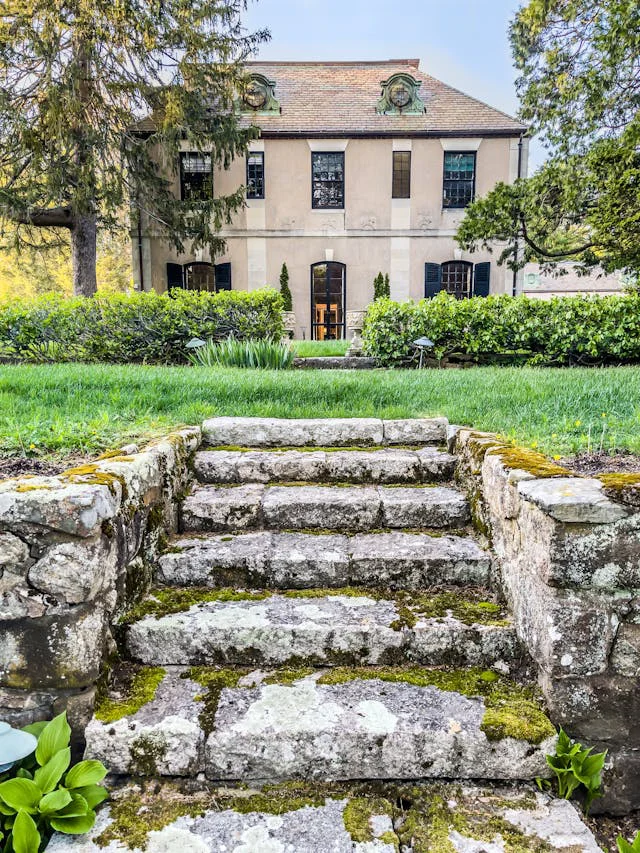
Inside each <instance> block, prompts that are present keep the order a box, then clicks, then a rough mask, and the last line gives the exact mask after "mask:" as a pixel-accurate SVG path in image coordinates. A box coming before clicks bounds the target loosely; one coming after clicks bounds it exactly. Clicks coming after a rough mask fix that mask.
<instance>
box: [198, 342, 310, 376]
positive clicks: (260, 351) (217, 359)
mask: <svg viewBox="0 0 640 853" xmlns="http://www.w3.org/2000/svg"><path fill="white" fill-rule="evenodd" d="M294 356H295V352H294V349H293V347H291V346H290V345H289V344H283V343H280V341H269V340H265V341H261V340H248V341H237V340H235V338H227V339H226V340H225V341H219V342H218V341H207V342H206V343H205V344H204V345H203V346H201V347H198V348H197V349H194V350H193V351H192V352H191V353H190V354H189V361H191V363H192V364H194V365H195V366H197V367H253V368H263V369H265V370H286V369H287V368H289V367H291V364H292V363H293V359H294Z"/></svg>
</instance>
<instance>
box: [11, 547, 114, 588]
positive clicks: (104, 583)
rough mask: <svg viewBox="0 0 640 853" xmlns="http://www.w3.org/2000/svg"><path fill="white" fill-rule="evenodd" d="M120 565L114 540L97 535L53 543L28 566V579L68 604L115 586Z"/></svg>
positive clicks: (33, 584) (35, 585) (36, 586)
mask: <svg viewBox="0 0 640 853" xmlns="http://www.w3.org/2000/svg"><path fill="white" fill-rule="evenodd" d="M117 568H118V566H117V553H116V548H115V547H114V543H113V541H112V540H109V539H108V538H107V537H106V536H96V537H93V538H92V539H85V540H81V541H77V540H76V541H71V542H62V543H59V544H56V545H51V546H50V547H49V548H48V549H47V550H46V551H45V553H44V555H43V556H42V557H41V558H40V559H39V560H38V561H37V562H36V563H35V564H34V565H33V566H31V568H30V569H29V575H28V580H29V583H30V585H31V586H32V587H33V588H34V589H36V590H39V591H40V592H42V593H45V594H47V595H50V596H52V597H53V598H55V599H58V600H60V601H62V602H64V603H65V604H81V603H82V602H84V601H91V600H92V599H94V598H95V597H96V596H97V595H99V594H100V593H102V592H107V591H108V590H109V589H112V588H114V587H115V582H116V575H117Z"/></svg>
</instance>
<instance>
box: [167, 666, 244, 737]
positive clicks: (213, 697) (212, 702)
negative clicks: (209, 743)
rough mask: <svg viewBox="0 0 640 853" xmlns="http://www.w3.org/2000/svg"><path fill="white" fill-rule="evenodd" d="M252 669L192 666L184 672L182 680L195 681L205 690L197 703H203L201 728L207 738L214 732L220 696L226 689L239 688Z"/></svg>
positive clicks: (200, 720)
mask: <svg viewBox="0 0 640 853" xmlns="http://www.w3.org/2000/svg"><path fill="white" fill-rule="evenodd" d="M250 672H251V670H250V669H239V668H237V667H234V668H233V669H232V668H230V667H229V668H217V667H212V666H192V667H190V669H188V670H186V672H183V673H182V675H181V676H180V678H186V679H189V680H191V681H195V682H196V683H197V684H200V685H201V686H202V687H204V688H205V692H203V693H201V694H199V695H198V696H196V697H195V699H196V702H202V711H201V712H200V714H198V722H199V723H200V728H201V729H202V731H203V732H204V733H205V735H206V736H208V735H210V734H211V732H212V731H213V726H214V723H215V719H216V712H217V710H218V703H219V702H220V694H221V693H222V691H223V690H224V688H225V687H237V686H238V682H239V681H240V679H241V678H242V677H243V676H245V675H248V674H249V673H250Z"/></svg>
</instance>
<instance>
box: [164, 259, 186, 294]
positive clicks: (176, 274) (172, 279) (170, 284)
mask: <svg viewBox="0 0 640 853" xmlns="http://www.w3.org/2000/svg"><path fill="white" fill-rule="evenodd" d="M182 286H183V273H182V266H181V265H180V264H167V290H169V291H171V290H172V289H173V288H174V287H182Z"/></svg>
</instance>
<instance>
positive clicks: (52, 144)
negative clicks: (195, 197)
mask: <svg viewBox="0 0 640 853" xmlns="http://www.w3.org/2000/svg"><path fill="white" fill-rule="evenodd" d="M245 8H246V0H190V2H188V3H185V2H184V0H162V2H157V0H62V2H59V3H51V2H50V0H4V2H3V4H2V16H1V18H0V220H2V222H3V223H5V224H6V223H18V224H19V225H20V227H19V228H18V229H16V230H15V246H16V247H17V248H21V247H24V246H28V245H30V246H34V245H42V244H46V243H47V242H49V243H50V242H51V233H60V229H66V230H67V231H68V232H70V236H71V255H72V261H73V286H74V292H75V293H77V294H80V295H85V296H90V295H92V294H93V293H94V292H95V290H96V234H97V229H98V228H102V229H105V230H107V231H108V230H113V229H115V228H117V225H118V212H119V211H120V210H122V208H123V207H124V206H125V205H126V204H127V202H128V200H129V199H132V200H133V204H134V206H135V208H136V210H137V214H136V215H137V216H140V217H141V224H142V227H143V228H144V229H145V230H146V229H148V230H153V233H154V234H158V235H160V236H163V237H165V238H166V239H167V240H168V242H170V243H171V244H173V245H174V246H175V248H176V249H177V250H178V251H183V249H184V244H185V242H186V241H192V245H193V249H194V250H196V249H198V248H202V247H204V246H208V247H209V248H210V249H211V252H212V254H216V253H218V252H219V251H220V250H221V249H222V247H223V245H224V243H223V241H222V240H221V239H220V237H219V236H218V232H219V230H220V228H221V227H222V225H223V224H224V223H225V222H228V221H229V219H230V217H231V216H232V214H233V213H234V212H235V211H236V210H237V209H239V208H240V207H241V205H242V204H243V203H244V196H243V192H242V189H241V188H238V191H237V192H235V193H233V194H232V195H228V196H222V197H218V198H215V199H214V198H207V199H206V200H203V201H202V202H199V203H198V204H197V205H193V204H190V203H189V202H188V201H180V200H178V199H176V197H175V193H174V192H173V185H174V184H175V182H176V179H177V174H178V155H179V151H180V150H181V148H182V149H183V150H184V148H185V147H186V148H188V149H189V150H191V151H197V152H201V153H207V154H210V155H211V160H212V165H214V166H215V165H216V164H221V165H222V166H228V165H229V163H230V162H231V161H232V159H233V158H234V157H235V156H237V155H239V154H242V153H243V152H244V151H245V150H246V147H247V143H248V142H249V140H250V139H251V138H253V137H254V136H255V133H256V130H255V129H254V128H251V127H248V126H246V125H242V124H241V123H240V122H239V120H238V116H237V115H236V113H235V112H234V103H235V99H236V98H237V96H238V92H239V91H241V90H242V86H243V85H244V81H245V74H244V71H243V62H244V60H245V59H246V58H247V56H249V55H250V53H251V52H252V50H253V49H254V48H255V47H256V45H257V44H259V43H260V42H261V41H262V40H264V39H265V38H266V37H267V36H268V34H267V33H265V32H258V33H255V34H247V33H245V31H244V30H243V29H242V26H241V23H240V15H241V13H242V12H243V11H244V9H245ZM158 152H161V154H160V156H159V157H158Z"/></svg>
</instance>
